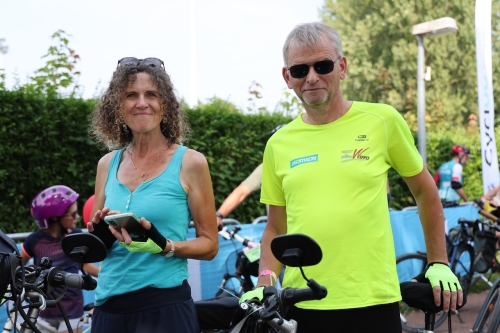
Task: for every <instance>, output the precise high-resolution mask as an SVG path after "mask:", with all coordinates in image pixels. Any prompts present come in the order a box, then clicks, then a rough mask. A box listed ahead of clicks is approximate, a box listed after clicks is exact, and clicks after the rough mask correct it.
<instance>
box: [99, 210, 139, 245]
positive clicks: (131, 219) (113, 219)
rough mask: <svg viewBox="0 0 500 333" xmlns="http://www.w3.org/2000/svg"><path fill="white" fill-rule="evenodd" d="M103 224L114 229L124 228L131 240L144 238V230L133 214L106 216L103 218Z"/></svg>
mask: <svg viewBox="0 0 500 333" xmlns="http://www.w3.org/2000/svg"><path fill="white" fill-rule="evenodd" d="M104 222H106V223H107V224H109V225H110V226H112V227H113V228H115V229H121V228H125V229H126V230H127V232H128V234H129V235H130V238H132V239H134V238H139V237H146V229H144V228H143V226H142V224H141V222H140V220H139V218H138V217H137V216H135V214H134V213H122V214H115V215H107V216H105V217H104Z"/></svg>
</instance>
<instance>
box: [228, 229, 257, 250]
mask: <svg viewBox="0 0 500 333" xmlns="http://www.w3.org/2000/svg"><path fill="white" fill-rule="evenodd" d="M240 230H241V228H240V227H233V228H232V229H228V228H227V227H223V228H222V230H221V231H219V235H221V236H222V237H223V238H224V239H226V240H230V239H231V238H234V239H236V240H237V241H238V242H240V243H241V244H243V245H244V246H248V247H250V248H252V247H257V246H259V245H260V244H259V243H258V242H254V241H253V240H252V239H250V238H247V237H245V238H243V237H241V236H240V235H238V231H240Z"/></svg>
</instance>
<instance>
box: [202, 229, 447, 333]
mask: <svg viewBox="0 0 500 333" xmlns="http://www.w3.org/2000/svg"><path fill="white" fill-rule="evenodd" d="M311 244H312V245H311ZM271 250H272V252H273V254H274V256H275V257H276V258H277V259H278V260H279V261H280V262H281V263H282V264H284V265H286V266H289V267H299V268H300V270H301V272H302V275H303V278H304V279H305V280H306V281H307V286H308V287H307V288H301V289H299V288H283V289H281V290H276V289H275V288H274V287H266V288H265V289H264V295H265V296H266V297H265V301H264V302H263V303H262V304H261V303H259V302H256V301H254V300H247V301H245V302H243V303H242V304H238V299H237V298H232V297H231V298H230V297H223V298H214V299H210V300H203V301H197V302H195V306H196V310H197V312H198V322H199V324H200V329H202V332H220V333H222V332H223V333H226V332H231V333H256V332H261V333H268V332H276V333H295V332H296V331H297V327H298V324H297V322H296V321H295V320H293V319H290V320H286V319H284V318H283V316H284V315H285V314H286V312H287V308H288V307H290V306H292V305H293V304H295V303H297V302H302V301H308V300H314V299H322V298H324V297H326V295H327V290H326V288H325V287H323V286H321V285H319V284H318V283H317V282H315V281H314V280H313V279H308V278H307V277H306V276H305V274H304V272H303V270H302V267H305V266H312V265H315V264H317V263H319V262H320V261H321V257H322V253H321V248H320V247H319V245H317V243H316V242H315V241H314V240H312V239H311V238H310V237H308V236H305V235H300V234H293V235H282V236H278V237H276V238H275V239H274V240H273V241H272V243H271ZM400 287H401V294H402V297H403V299H404V300H405V301H406V302H407V303H408V304H411V305H412V306H413V307H414V308H418V309H420V310H421V311H423V313H425V319H424V320H423V321H422V322H423V323H424V326H423V328H424V330H422V331H419V332H421V333H433V329H434V325H435V324H434V323H435V313H436V312H439V311H441V309H440V308H439V307H437V306H436V305H435V304H434V297H433V294H432V287H431V286H430V284H428V283H418V282H404V283H401V284H400Z"/></svg>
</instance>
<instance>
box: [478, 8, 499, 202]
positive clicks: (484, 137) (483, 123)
mask: <svg viewBox="0 0 500 333" xmlns="http://www.w3.org/2000/svg"><path fill="white" fill-rule="evenodd" d="M475 26H476V63H477V92H478V102H479V126H480V133H481V134H480V135H481V158H482V161H483V163H482V167H483V192H484V193H485V194H486V192H488V191H489V190H491V189H493V188H494V187H496V186H498V185H499V183H500V176H499V173H498V158H497V147H496V141H495V126H494V125H495V119H494V118H495V117H494V104H493V80H492V67H491V0H477V1H476V13H475Z"/></svg>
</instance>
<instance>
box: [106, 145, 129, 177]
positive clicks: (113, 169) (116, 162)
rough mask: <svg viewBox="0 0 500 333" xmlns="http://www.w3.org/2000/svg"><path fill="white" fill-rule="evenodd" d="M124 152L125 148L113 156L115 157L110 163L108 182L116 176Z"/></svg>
mask: <svg viewBox="0 0 500 333" xmlns="http://www.w3.org/2000/svg"><path fill="white" fill-rule="evenodd" d="M124 150H125V148H122V149H120V150H116V151H115V153H114V154H113V157H111V162H110V163H109V169H108V177H107V178H108V180H109V177H110V176H111V175H116V173H117V171H118V166H119V165H120V160H121V158H122V154H123V151H124Z"/></svg>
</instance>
